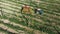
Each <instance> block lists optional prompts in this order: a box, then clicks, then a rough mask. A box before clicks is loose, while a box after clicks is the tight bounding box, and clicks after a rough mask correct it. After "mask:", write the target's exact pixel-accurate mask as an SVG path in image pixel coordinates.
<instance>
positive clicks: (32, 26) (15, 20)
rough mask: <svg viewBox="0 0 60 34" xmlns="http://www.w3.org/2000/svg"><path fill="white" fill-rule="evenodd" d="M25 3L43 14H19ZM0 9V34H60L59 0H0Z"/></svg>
mask: <svg viewBox="0 0 60 34" xmlns="http://www.w3.org/2000/svg"><path fill="white" fill-rule="evenodd" d="M25 3H27V5H29V6H31V7H34V8H35V7H40V8H41V9H42V10H43V11H44V14H43V15H39V14H38V15H37V14H34V15H31V14H30V15H26V14H21V6H22V5H23V4H25ZM0 9H2V14H3V15H2V16H1V15H0V34H60V0H40V2H39V5H38V4H37V2H36V1H34V0H0ZM0 12H1V10H0Z"/></svg>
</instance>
